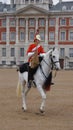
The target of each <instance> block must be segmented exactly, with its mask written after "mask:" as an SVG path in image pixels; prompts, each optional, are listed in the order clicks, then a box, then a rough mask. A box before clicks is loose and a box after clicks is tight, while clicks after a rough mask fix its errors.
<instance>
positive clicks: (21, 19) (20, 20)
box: [19, 18, 25, 27]
mask: <svg viewBox="0 0 73 130" xmlns="http://www.w3.org/2000/svg"><path fill="white" fill-rule="evenodd" d="M19 26H20V27H25V19H24V18H20V19H19Z"/></svg>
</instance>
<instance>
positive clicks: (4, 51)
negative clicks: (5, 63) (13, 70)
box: [2, 47, 6, 57]
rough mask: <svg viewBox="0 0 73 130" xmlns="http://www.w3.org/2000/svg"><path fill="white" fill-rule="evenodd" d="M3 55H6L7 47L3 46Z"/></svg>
mask: <svg viewBox="0 0 73 130" xmlns="http://www.w3.org/2000/svg"><path fill="white" fill-rule="evenodd" d="M2 57H6V48H5V47H3V48H2Z"/></svg>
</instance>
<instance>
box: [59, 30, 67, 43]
mask: <svg viewBox="0 0 73 130" xmlns="http://www.w3.org/2000/svg"><path fill="white" fill-rule="evenodd" d="M61 33H65V38H64V39H62V37H61V36H62V35H61ZM59 37H60V41H66V31H65V30H61V31H60V35H59Z"/></svg>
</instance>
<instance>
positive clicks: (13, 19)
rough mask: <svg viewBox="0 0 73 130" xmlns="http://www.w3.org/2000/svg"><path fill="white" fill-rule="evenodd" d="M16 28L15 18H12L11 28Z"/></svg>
mask: <svg viewBox="0 0 73 130" xmlns="http://www.w3.org/2000/svg"><path fill="white" fill-rule="evenodd" d="M15 26H16V20H15V18H10V27H15Z"/></svg>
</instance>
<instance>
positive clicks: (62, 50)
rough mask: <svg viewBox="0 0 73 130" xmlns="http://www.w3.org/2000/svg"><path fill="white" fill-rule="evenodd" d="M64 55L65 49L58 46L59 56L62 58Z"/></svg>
mask: <svg viewBox="0 0 73 130" xmlns="http://www.w3.org/2000/svg"><path fill="white" fill-rule="evenodd" d="M64 56H65V49H64V48H60V57H61V58H64Z"/></svg>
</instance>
